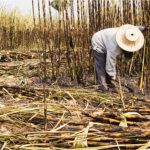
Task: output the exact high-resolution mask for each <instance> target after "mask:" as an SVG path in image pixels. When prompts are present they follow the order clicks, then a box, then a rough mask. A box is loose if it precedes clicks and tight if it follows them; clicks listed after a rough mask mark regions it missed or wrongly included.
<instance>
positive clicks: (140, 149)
mask: <svg viewBox="0 0 150 150" xmlns="http://www.w3.org/2000/svg"><path fill="white" fill-rule="evenodd" d="M149 147H150V141H149V142H148V143H146V144H144V145H143V146H141V147H140V148H138V149H137V150H146V149H147V148H149ZM147 150H148V149H147Z"/></svg>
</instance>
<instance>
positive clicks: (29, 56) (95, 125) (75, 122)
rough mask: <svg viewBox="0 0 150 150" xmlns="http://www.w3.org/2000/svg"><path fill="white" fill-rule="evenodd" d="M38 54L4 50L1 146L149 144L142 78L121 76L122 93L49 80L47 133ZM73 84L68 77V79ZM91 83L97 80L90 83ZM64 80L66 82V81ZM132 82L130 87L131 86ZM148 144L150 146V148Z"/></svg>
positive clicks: (149, 100)
mask: <svg viewBox="0 0 150 150" xmlns="http://www.w3.org/2000/svg"><path fill="white" fill-rule="evenodd" d="M38 56H39V54H37V53H23V52H22V53H20V52H18V51H10V52H8V51H7V53H6V52H5V51H3V52H1V57H0V122H1V123H0V147H1V148H2V149H33V148H34V149H35V148H36V149H46V148H47V149H48V148H50V149H61V148H62V149H65V148H70V149H73V148H80V149H81V148H83V149H84V148H86V147H91V149H92V148H93V149H119V148H120V149H137V148H139V147H141V146H143V145H145V144H146V143H148V142H149V141H150V109H149V108H150V94H149V91H148V90H144V91H143V92H141V91H140V90H138V89H139V88H138V85H137V84H138V81H137V78H130V79H128V80H127V78H121V83H124V84H125V85H128V83H130V85H129V86H130V88H134V89H135V90H134V91H132V92H131V91H130V90H129V89H128V88H126V87H124V86H122V92H121V91H119V85H118V84H117V87H118V93H112V92H109V93H101V92H98V91H96V86H95V85H93V84H92V82H90V84H88V85H87V86H84V87H83V86H77V85H74V83H71V82H69V83H70V84H69V85H67V84H66V83H65V82H66V80H67V79H66V80H65V81H63V82H64V84H63V85H67V86H62V84H59V83H60V81H57V82H52V80H51V79H50V78H48V79H47V84H46V100H47V120H48V124H47V130H46V131H44V121H45V120H44V108H43V106H44V105H43V84H42V76H41V70H40V67H41V61H40V60H39V59H38ZM68 80H69V79H68ZM91 80H92V79H91ZM61 81H62V80H61ZM127 81H128V83H126V82H127ZM148 146H149V145H148Z"/></svg>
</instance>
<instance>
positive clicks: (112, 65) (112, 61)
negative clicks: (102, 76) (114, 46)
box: [106, 51, 117, 80]
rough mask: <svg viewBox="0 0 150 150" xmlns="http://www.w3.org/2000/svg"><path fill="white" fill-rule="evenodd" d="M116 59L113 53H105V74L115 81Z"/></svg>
mask: <svg viewBox="0 0 150 150" xmlns="http://www.w3.org/2000/svg"><path fill="white" fill-rule="evenodd" d="M116 57H117V56H116V55H115V54H114V53H111V52H110V51H107V56H106V72H107V74H108V75H109V76H110V77H111V79H113V80H116V59H117V58H116Z"/></svg>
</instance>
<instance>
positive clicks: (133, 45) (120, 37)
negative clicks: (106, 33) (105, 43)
mask: <svg viewBox="0 0 150 150" xmlns="http://www.w3.org/2000/svg"><path fill="white" fill-rule="evenodd" d="M135 28H136V29H138V28H137V27H136V26H134V25H130V24H126V25H123V26H121V27H119V29H118V31H117V34H116V41H117V44H118V45H119V47H120V48H121V49H123V50H125V51H128V52H135V51H138V50H140V49H141V48H142V47H143V45H144V36H143V34H142V32H141V31H140V30H139V29H138V30H136V34H138V39H137V40H136V41H135V42H133V41H129V40H128V39H127V38H126V37H125V32H126V31H127V30H128V29H135Z"/></svg>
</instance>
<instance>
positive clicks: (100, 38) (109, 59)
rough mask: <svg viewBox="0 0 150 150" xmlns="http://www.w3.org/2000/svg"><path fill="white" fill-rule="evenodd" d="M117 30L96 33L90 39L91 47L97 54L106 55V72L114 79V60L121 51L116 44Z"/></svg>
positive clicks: (110, 29)
mask: <svg viewBox="0 0 150 150" xmlns="http://www.w3.org/2000/svg"><path fill="white" fill-rule="evenodd" d="M117 31H118V28H108V29H104V30H101V31H99V32H96V33H95V34H94V35H93V37H92V47H93V50H96V51H97V52H99V53H106V72H107V73H108V75H110V76H111V77H112V78H115V77H116V59H117V56H118V55H120V54H121V53H122V50H121V49H120V47H119V46H118V44H117V42H116V33H117Z"/></svg>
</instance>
